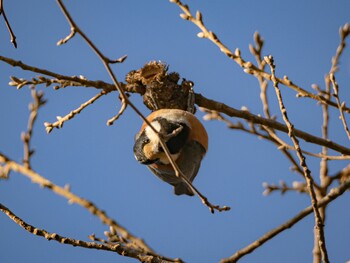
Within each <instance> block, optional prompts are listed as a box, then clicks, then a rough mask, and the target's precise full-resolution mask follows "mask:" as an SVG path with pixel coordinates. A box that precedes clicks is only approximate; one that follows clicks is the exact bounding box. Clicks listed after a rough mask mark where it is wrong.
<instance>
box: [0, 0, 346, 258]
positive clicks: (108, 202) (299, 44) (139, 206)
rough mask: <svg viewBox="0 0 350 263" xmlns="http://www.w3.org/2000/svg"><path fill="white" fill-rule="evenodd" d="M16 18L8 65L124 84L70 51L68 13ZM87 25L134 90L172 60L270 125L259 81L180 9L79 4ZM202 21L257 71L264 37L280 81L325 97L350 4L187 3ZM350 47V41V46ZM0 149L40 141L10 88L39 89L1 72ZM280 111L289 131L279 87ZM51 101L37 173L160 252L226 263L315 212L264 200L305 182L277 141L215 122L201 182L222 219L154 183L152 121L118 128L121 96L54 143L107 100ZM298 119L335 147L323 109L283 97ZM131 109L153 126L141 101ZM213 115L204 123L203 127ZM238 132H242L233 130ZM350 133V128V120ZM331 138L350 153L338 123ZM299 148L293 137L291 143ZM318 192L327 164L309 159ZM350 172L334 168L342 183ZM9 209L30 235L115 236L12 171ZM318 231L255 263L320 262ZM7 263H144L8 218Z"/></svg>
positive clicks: (39, 130)
mask: <svg viewBox="0 0 350 263" xmlns="http://www.w3.org/2000/svg"><path fill="white" fill-rule="evenodd" d="M4 2H5V3H4V5H5V9H6V14H7V17H8V19H9V20H10V22H11V25H12V27H13V30H14V31H15V33H16V36H17V42H18V49H14V48H13V47H12V45H11V43H10V42H9V36H8V32H7V30H6V27H5V24H4V22H3V19H2V17H1V18H0V21H1V22H0V55H2V56H6V57H11V58H13V59H17V60H21V61H23V62H25V63H27V64H30V65H34V66H37V67H41V68H47V69H49V70H51V71H54V72H58V73H61V74H65V75H84V76H85V77H86V78H89V79H92V80H104V81H106V82H110V79H109V77H108V75H107V73H106V71H105V69H104V68H103V65H102V64H101V62H100V61H99V60H98V58H97V57H96V55H95V54H94V53H93V52H92V51H91V50H90V49H89V48H88V47H87V45H86V44H85V43H84V42H83V41H82V39H81V38H79V37H78V36H76V37H75V38H74V39H72V40H71V41H69V43H67V44H66V45H63V46H59V47H57V46H56V42H57V41H58V40H60V39H61V38H63V37H65V36H66V35H67V34H68V33H69V25H68V24H67V22H66V20H65V18H64V16H63V15H62V13H61V11H60V10H59V8H58V6H57V4H56V2H55V1H19V0H17V1H16V0H13V1H4ZM66 2H67V3H66V6H67V8H68V10H69V11H70V13H71V15H72V16H73V18H74V19H75V21H76V22H77V24H78V25H79V26H80V27H81V28H82V29H83V30H84V32H85V33H86V34H87V35H88V36H89V37H90V38H91V39H92V40H93V41H94V43H95V44H96V45H97V46H98V47H99V48H100V49H101V50H102V51H103V52H104V54H106V55H107V56H109V57H111V58H118V57H120V56H122V55H125V54H127V55H128V58H127V60H126V61H125V62H124V63H123V64H118V65H114V66H113V69H114V72H115V73H116V76H117V78H118V79H119V80H120V81H123V80H124V77H125V75H126V73H127V72H129V71H130V70H132V69H137V68H140V67H142V66H143V65H144V64H145V63H147V62H148V61H150V60H161V61H164V62H166V63H168V64H169V65H170V71H177V72H179V73H180V74H181V76H182V77H184V78H186V79H190V80H192V81H193V82H194V83H195V87H194V88H195V91H196V92H198V93H201V94H203V95H204V96H205V97H207V98H210V99H214V100H217V101H221V102H224V103H226V104H228V105H230V106H232V107H235V108H238V109H239V108H241V107H242V106H246V107H248V108H249V110H250V111H251V112H253V113H255V114H262V113H263V111H262V107H261V102H260V98H259V92H260V89H259V85H258V82H257V80H256V79H255V78H254V77H252V76H250V75H247V74H245V73H244V72H243V71H242V69H241V68H240V67H238V66H237V65H236V63H235V62H233V61H231V60H230V59H228V58H227V57H226V56H225V55H223V54H222V53H220V51H219V49H218V48H217V47H216V46H214V45H213V44H212V43H210V42H209V41H208V40H205V39H199V38H198V37H197V36H196V35H197V33H198V32H199V31H198V29H197V28H196V27H195V26H194V25H193V24H191V23H190V22H188V21H184V20H182V19H181V18H180V17H179V14H180V9H179V8H178V7H177V6H176V5H174V4H171V3H169V2H168V1H166V0H162V1H160V0H157V1H133V0H132V1H90V0H89V1H84V3H82V2H78V1H70V2H69V3H68V1H66ZM186 3H187V4H189V6H190V7H191V10H192V12H195V11H196V10H200V11H201V12H202V14H203V17H204V22H205V24H206V26H207V27H208V28H209V29H210V30H212V31H214V32H215V33H216V34H217V35H218V37H219V38H220V39H221V41H222V42H223V43H224V44H225V45H226V46H228V47H229V48H230V49H231V50H235V48H237V47H238V48H239V49H240V50H241V53H242V56H243V57H244V58H245V59H246V60H250V61H254V58H253V57H252V55H251V54H250V53H249V49H248V45H249V44H250V43H253V34H254V32H255V31H258V32H259V33H260V34H261V35H262V37H263V39H264V40H265V47H264V51H263V53H264V55H269V54H272V55H273V56H274V58H275V62H276V65H277V69H276V74H277V75H278V76H280V77H283V76H284V75H288V77H289V78H290V79H291V80H292V81H293V82H295V83H297V84H298V85H300V86H302V87H303V88H304V89H307V90H309V91H312V89H311V85H312V84H313V83H316V84H319V85H320V86H321V87H324V75H325V74H326V73H327V72H328V71H329V69H330V65H331V57H332V56H333V55H334V54H335V50H336V48H337V46H338V44H339V33H338V30H339V27H340V26H343V25H344V24H345V23H346V22H350V15H349V10H350V2H349V1H347V0H339V1H336V2H330V1H325V0H321V1H316V0H310V1H242V0H237V1H228V0H221V1H186ZM348 43H349V41H348ZM0 69H1V70H0V120H1V129H0V151H1V152H3V153H5V154H7V155H8V156H9V157H11V158H12V159H14V160H17V161H20V160H21V159H22V153H23V145H22V142H21V140H20V133H21V132H22V131H23V130H25V129H26V125H27V118H28V103H29V102H30V101H31V96H30V91H29V89H28V88H26V87H25V88H23V89H21V90H16V89H15V88H14V87H10V86H8V82H9V76H16V77H19V78H31V77H35V76H37V74H34V73H30V72H24V71H21V70H19V69H16V68H12V67H10V66H8V65H6V64H4V63H0ZM349 76H350V51H349V49H346V50H345V52H344V54H343V56H342V57H341V60H340V71H339V73H337V74H336V77H337V81H338V83H339V85H340V96H341V98H342V99H343V100H347V101H348V100H349V98H350V90H349V88H348V87H349V86H350V78H349ZM271 88H272V87H270V89H269V99H270V103H271V111H272V112H273V114H274V115H276V116H277V118H278V120H279V121H282V119H281V116H280V114H279V109H278V105H277V101H276V98H275V94H274V91H273V89H271ZM40 89H41V90H44V92H45V98H46V99H47V100H48V103H47V105H45V106H44V107H43V108H42V109H41V111H40V112H39V117H38V120H37V124H36V127H35V131H34V137H33V140H32V147H33V148H35V150H36V153H35V155H34V156H33V158H32V167H33V169H34V170H36V171H37V172H38V173H40V174H42V175H43V176H45V177H46V178H48V179H49V180H51V181H53V182H54V183H56V184H58V185H60V186H63V185H65V184H67V183H69V184H70V185H71V187H72V188H71V189H72V192H74V193H76V194H78V195H80V196H81V197H84V198H87V199H89V200H92V201H93V202H94V203H95V204H97V205H98V206H99V207H100V208H101V209H103V210H105V211H106V212H107V213H108V214H109V215H110V216H111V217H113V218H114V219H116V221H117V222H119V223H120V224H121V225H123V226H125V227H126V228H127V229H128V230H129V231H130V232H132V233H133V234H135V235H136V236H139V237H142V238H144V239H145V240H146V242H147V243H148V244H149V245H150V246H151V247H152V248H153V249H154V250H155V251H157V252H159V253H160V254H163V255H166V256H168V257H180V258H182V259H183V260H185V261H186V262H218V261H219V260H220V259H221V258H224V257H228V256H230V255H231V254H233V253H234V252H235V251H236V250H238V249H240V248H242V247H244V246H246V245H247V244H249V243H250V242H252V241H254V240H255V239H257V238H258V237H260V236H261V235H263V234H264V233H265V232H267V231H269V230H270V229H272V228H274V227H277V226H278V225H280V224H281V223H283V222H285V221H286V220H288V219H289V218H291V217H293V216H294V215H295V214H296V213H297V212H299V211H300V210H302V209H303V208H305V207H307V206H309V204H310V199H309V197H308V196H306V195H301V194H297V193H287V194H286V195H284V196H281V195H280V194H279V193H273V194H272V195H270V196H268V197H265V196H263V195H262V192H263V190H264V189H263V187H262V183H263V182H269V183H278V182H279V181H280V180H284V181H285V182H287V183H289V184H291V183H292V182H293V181H300V180H301V177H300V176H299V175H297V174H295V173H293V172H291V171H290V170H289V167H290V166H291V165H290V163H289V162H288V160H286V158H285V157H284V156H283V155H282V154H281V153H280V152H279V151H278V150H277V149H276V147H275V146H274V145H272V144H270V143H269V142H266V141H262V140H259V139H258V138H256V137H254V136H251V135H248V134H244V133H242V132H239V131H233V130H229V129H227V128H226V126H225V125H224V124H223V123H219V122H216V121H212V122H204V121H203V123H204V125H205V127H206V129H207V131H208V134H209V151H208V153H207V155H206V157H205V159H204V160H203V163H202V167H201V170H200V172H199V174H198V176H197V178H196V180H195V186H196V187H198V188H199V189H200V190H201V191H202V192H203V193H204V194H205V195H206V196H207V197H208V198H209V200H210V201H212V202H213V203H217V204H221V205H228V206H231V208H232V209H231V211H229V212H224V213H215V214H214V215H212V214H210V212H209V211H208V209H207V208H206V207H204V206H203V205H202V204H201V202H200V200H199V199H198V198H197V197H192V198H190V197H183V196H181V197H178V196H175V195H173V191H172V188H171V187H170V186H169V185H167V184H165V183H163V182H162V181H160V180H158V179H157V178H156V177H155V176H153V175H152V174H151V173H150V172H149V171H148V169H147V168H146V167H144V166H142V165H140V164H138V163H137V162H136V161H135V159H134V156H133V152H132V146H133V141H134V135H135V134H136V133H137V131H138V129H139V128H140V126H141V120H140V118H139V117H138V116H137V115H136V114H135V113H134V112H133V111H132V110H131V109H130V108H129V109H127V110H126V112H125V113H124V114H123V116H122V117H121V118H120V120H118V121H117V122H116V123H115V124H114V125H113V126H110V127H107V126H106V121H107V120H108V119H109V118H110V117H112V116H113V115H115V114H116V113H117V111H118V110H119V107H120V104H119V100H118V97H117V94H116V93H114V94H109V95H108V96H105V97H104V98H102V99H100V100H99V101H97V102H96V103H95V104H93V105H91V106H90V107H88V108H87V109H86V110H85V111H84V112H82V113H81V114H80V115H78V116H77V117H76V118H74V119H73V120H71V121H69V122H67V123H66V124H65V125H64V127H63V128H62V129H60V130H53V131H52V133H51V134H49V135H47V134H46V132H45V128H44V125H43V123H44V122H46V121H48V122H54V121H55V120H56V116H58V115H60V116H64V115H65V114H67V113H68V112H70V111H71V110H73V109H75V108H77V107H78V106H79V105H80V104H81V103H83V102H85V101H86V100H88V99H89V98H91V97H92V96H94V95H95V94H97V93H98V91H97V90H95V89H87V88H77V87H67V88H66V89H61V90H58V91H54V90H53V89H52V88H47V89H46V88H45V87H40ZM281 90H282V94H283V96H284V98H285V103H286V107H287V110H288V112H289V116H290V119H291V121H292V122H293V123H294V124H295V126H296V127H297V128H298V129H302V130H304V131H307V132H310V133H313V134H315V135H317V136H321V128H320V127H321V123H322V114H321V107H320V106H319V105H317V103H315V102H314V101H312V100H309V99H300V98H299V99H297V98H295V92H294V91H291V90H290V89H289V88H286V87H281ZM131 100H132V101H133V102H134V103H135V104H136V105H137V106H138V107H139V108H140V109H141V111H142V112H143V113H144V114H146V115H147V113H148V110H147V109H146V108H145V107H144V106H143V105H142V100H141V98H140V96H137V95H132V96H131ZM202 116H203V113H201V112H198V118H201V117H202ZM232 121H236V120H235V119H232ZM349 122H350V120H349ZM331 125H332V128H331V129H330V136H331V139H332V140H334V141H336V142H338V143H340V144H344V145H347V146H349V140H348V139H347V137H346V135H345V132H344V130H343V128H342V126H341V123H340V121H339V120H338V112H337V110H332V111H331ZM284 138H286V137H284ZM301 147H303V148H304V149H307V150H311V151H315V152H319V151H320V147H317V146H314V145H310V144H308V143H305V142H304V141H301ZM307 162H308V164H309V167H310V169H311V171H312V174H313V175H314V177H315V178H316V180H318V174H319V160H318V159H315V158H311V157H307ZM348 163H349V162H348V161H332V162H330V173H331V174H333V173H336V172H337V171H339V170H340V169H341V168H342V167H344V166H345V165H347V164H348ZM349 201H350V196H349V194H344V196H342V197H340V198H339V199H338V200H336V201H335V202H333V203H332V204H331V205H330V206H329V207H328V210H327V212H328V216H327V222H326V228H325V233H326V238H327V241H328V242H327V245H328V250H329V255H330V259H331V261H332V262H346V261H347V260H350V254H349V249H348V248H349V247H348V244H349V240H348V237H349V234H350V230H349V228H348V222H349V221H350V210H349V209H344V208H348V207H349ZM0 202H1V203H3V204H5V205H6V206H8V207H9V208H10V209H12V210H13V212H15V213H16V214H17V215H18V216H20V217H22V218H23V219H24V220H25V221H27V222H28V223H30V224H32V225H34V226H36V227H38V228H43V229H46V230H47V231H50V232H57V233H59V234H61V235H64V236H68V237H73V238H80V239H84V240H87V236H88V235H90V234H92V233H95V234H96V236H99V237H103V231H106V230H108V228H107V227H106V226H104V225H102V224H101V223H100V221H99V220H98V219H97V218H96V217H94V216H92V215H91V214H90V213H89V212H88V211H86V210H85V209H83V208H81V207H79V206H77V205H68V204H67V201H66V200H65V199H63V198H61V197H59V196H57V195H55V194H54V193H52V192H51V191H49V190H47V189H41V188H40V187H38V186H37V185H35V184H32V183H31V182H30V181H29V180H28V179H27V178H25V177H24V176H22V175H19V174H16V173H12V174H11V176H10V179H9V180H7V181H0ZM313 224H314V219H313V217H312V216H309V217H308V218H306V219H305V220H303V221H302V222H300V223H298V224H297V225H296V226H295V227H293V228H292V229H290V230H287V231H285V232H284V233H282V234H281V235H279V236H278V237H276V238H274V239H273V240H272V241H270V242H268V243H267V244H265V245H264V246H263V247H261V248H259V249H257V250H256V251H255V252H254V253H253V254H251V255H248V256H246V257H245V258H244V259H242V261H241V262H282V261H283V262H310V261H311V260H312V247H313ZM0 231H1V235H0V247H1V253H0V261H1V262H21V261H23V260H28V259H29V260H30V261H33V262H38V263H40V262H48V261H49V262H63V261H67V262H73V261H75V260H79V261H84V262H87V263H88V262H96V261H99V262H135V260H132V259H128V258H124V257H121V256H119V255H117V254H114V253H110V252H101V251H95V250H88V249H82V248H73V247H71V246H67V245H61V244H59V243H55V242H53V241H51V242H47V241H46V240H45V239H43V238H41V237H36V236H33V235H30V234H29V233H26V232H25V231H24V230H22V229H21V228H19V227H18V226H17V225H15V224H14V223H13V222H12V221H11V220H9V219H8V218H7V217H6V216H4V215H3V214H0Z"/></svg>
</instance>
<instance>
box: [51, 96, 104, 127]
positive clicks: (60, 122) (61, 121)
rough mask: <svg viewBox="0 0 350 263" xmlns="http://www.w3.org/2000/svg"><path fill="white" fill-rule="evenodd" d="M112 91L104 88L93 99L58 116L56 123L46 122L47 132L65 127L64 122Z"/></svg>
mask: <svg viewBox="0 0 350 263" xmlns="http://www.w3.org/2000/svg"><path fill="white" fill-rule="evenodd" d="M109 92H110V91H106V90H102V91H101V92H100V93H98V94H96V95H95V96H94V97H92V98H91V99H89V100H88V101H86V102H84V103H83V104H81V105H80V106H79V107H78V108H77V109H75V110H72V111H71V112H70V113H68V114H67V115H66V116H64V117H61V116H57V121H56V122H54V123H50V122H45V123H44V125H45V127H46V132H47V133H50V132H51V131H52V130H53V129H54V128H56V129H59V128H62V127H63V124H64V123H65V122H66V121H68V120H70V119H72V118H74V116H75V115H77V114H79V113H80V112H81V111H82V110H84V109H85V108H86V107H87V106H89V105H91V104H92V103H94V102H95V101H96V100H98V99H99V98H100V97H102V96H103V95H106V94H108V93H109Z"/></svg>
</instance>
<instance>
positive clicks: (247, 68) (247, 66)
mask: <svg viewBox="0 0 350 263" xmlns="http://www.w3.org/2000/svg"><path fill="white" fill-rule="evenodd" d="M170 2H172V3H175V4H176V5H178V6H179V7H180V9H181V10H182V11H183V13H182V14H180V17H181V18H182V19H185V20H188V21H191V22H192V23H193V24H195V25H196V26H197V27H198V28H199V29H200V30H201V32H199V33H198V34H197V36H198V37H199V38H206V39H208V40H210V41H211V42H212V43H214V44H215V45H216V46H217V47H218V48H219V49H220V51H221V52H223V53H224V54H225V55H226V56H228V57H229V58H230V59H232V60H234V61H235V62H236V63H237V64H238V65H239V66H240V67H241V68H243V70H244V72H246V73H248V74H252V75H254V76H262V77H263V78H265V79H266V80H271V77H272V76H271V74H269V73H267V72H266V71H264V70H261V69H259V68H258V67H256V66H255V65H253V63H251V62H250V61H245V60H244V59H243V58H242V57H241V54H240V53H241V52H240V51H239V49H236V50H235V52H234V53H233V52H232V51H231V50H230V49H229V48H227V47H226V46H225V45H224V44H223V43H222V42H221V41H220V39H219V38H218V37H217V35H216V34H215V33H214V32H212V31H210V30H209V29H208V28H207V27H206V26H205V25H204V23H203V17H202V14H201V13H200V12H199V11H197V13H196V16H195V17H194V16H193V15H192V13H191V12H190V9H189V7H188V6H187V5H185V4H183V3H182V2H181V1H180V0H170ZM276 81H277V82H278V83H280V84H282V85H284V86H286V87H289V88H291V89H293V90H294V91H296V92H297V96H298V97H307V98H311V99H314V100H317V101H319V102H321V103H327V104H328V105H330V106H332V107H337V104H336V103H335V102H333V101H331V100H329V99H326V98H325V97H323V96H321V95H316V94H313V93H311V92H309V91H307V90H305V89H303V88H301V87H299V86H298V85H296V84H294V83H293V82H292V81H291V80H289V79H288V77H287V76H285V77H284V78H283V79H281V78H276ZM344 112H347V113H350V108H347V107H345V108H344Z"/></svg>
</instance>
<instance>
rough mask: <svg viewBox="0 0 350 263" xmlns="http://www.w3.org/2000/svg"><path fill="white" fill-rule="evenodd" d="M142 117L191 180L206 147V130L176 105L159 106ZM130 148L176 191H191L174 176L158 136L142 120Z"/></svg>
mask: <svg viewBox="0 0 350 263" xmlns="http://www.w3.org/2000/svg"><path fill="white" fill-rule="evenodd" d="M146 119H147V120H148V122H149V123H150V124H151V125H152V127H153V128H154V129H155V130H156V131H157V132H158V133H160V134H161V135H162V138H163V142H164V143H165V144H166V146H167V148H168V149H169V152H170V155H171V157H172V159H173V160H174V161H175V162H176V164H177V166H178V167H179V169H180V170H181V172H182V173H183V175H184V176H186V178H187V179H188V180H189V181H190V182H192V181H193V180H194V178H195V177H196V175H197V173H198V170H199V168H200V165H201V162H202V159H203V158H204V156H205V154H206V152H207V151H208V134H207V132H206V130H205V128H204V126H203V125H202V123H201V122H200V121H199V120H198V119H197V118H196V117H195V116H194V115H193V114H192V113H190V112H188V111H185V110H180V109H159V110H156V111H154V112H152V113H151V114H150V115H149V116H147V118H146ZM133 150H134V155H135V158H136V160H137V161H138V162H139V163H141V164H144V165H147V167H148V168H149V169H150V170H151V172H152V173H153V174H155V175H156V176H157V177H159V178H160V179H161V180H163V181H165V182H167V183H169V184H170V185H172V186H173V187H174V193H175V194H176V195H189V196H193V195H194V193H193V190H192V189H191V188H190V187H189V186H188V185H187V184H186V183H185V182H184V181H183V179H181V178H179V177H177V176H176V174H175V170H174V168H173V167H172V165H171V163H170V161H169V159H168V157H167V155H166V153H165V151H164V149H163V147H162V146H161V144H160V138H159V136H158V135H157V133H156V132H155V131H154V130H153V129H152V128H151V127H150V126H149V125H148V124H147V123H146V122H144V123H143V124H142V126H141V129H140V131H139V133H137V134H136V136H135V144H134V148H133Z"/></svg>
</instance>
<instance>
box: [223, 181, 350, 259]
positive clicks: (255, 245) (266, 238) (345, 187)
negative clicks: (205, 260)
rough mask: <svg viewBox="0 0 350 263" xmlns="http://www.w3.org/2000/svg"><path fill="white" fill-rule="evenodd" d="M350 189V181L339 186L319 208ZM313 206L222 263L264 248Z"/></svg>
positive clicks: (305, 214)
mask: <svg viewBox="0 0 350 263" xmlns="http://www.w3.org/2000/svg"><path fill="white" fill-rule="evenodd" d="M349 188H350V179H348V180H347V181H345V182H344V183H342V184H341V185H339V186H338V187H335V188H332V189H331V190H330V191H329V193H328V194H327V195H326V196H325V197H324V198H322V199H321V200H319V202H318V204H317V205H318V208H320V207H324V206H327V205H328V204H329V203H331V202H332V201H334V200H335V199H337V198H338V197H339V196H341V195H342V194H343V193H344V192H345V191H346V190H348V189H349ZM313 209H314V208H313V206H309V207H307V208H305V209H304V210H302V211H300V212H299V213H298V214H297V215H296V216H294V217H293V218H291V219H290V220H288V221H287V222H285V223H283V224H282V225H280V226H278V227H276V228H274V229H273V230H271V231H269V232H267V233H266V234H264V235H263V236H262V237H260V238H258V239H257V240H255V241H254V242H252V243H251V244H249V245H248V246H246V247H245V248H243V249H240V250H239V251H237V252H236V253H235V254H233V255H232V256H231V257H229V258H225V259H222V260H221V263H233V262H237V261H238V260H239V259H240V258H242V257H243V256H245V255H247V254H249V253H251V252H253V251H254V250H255V249H257V248H258V247H260V246H262V245H263V244H264V243H266V242H267V241H269V240H271V239H272V238H273V237H275V236H277V235H278V234H280V233H282V232H283V231H284V230H287V229H290V228H291V227H293V226H294V225H295V224H296V223H298V222H299V221H300V220H302V219H303V218H305V217H306V216H308V215H309V214H311V213H312V212H313Z"/></svg>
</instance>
